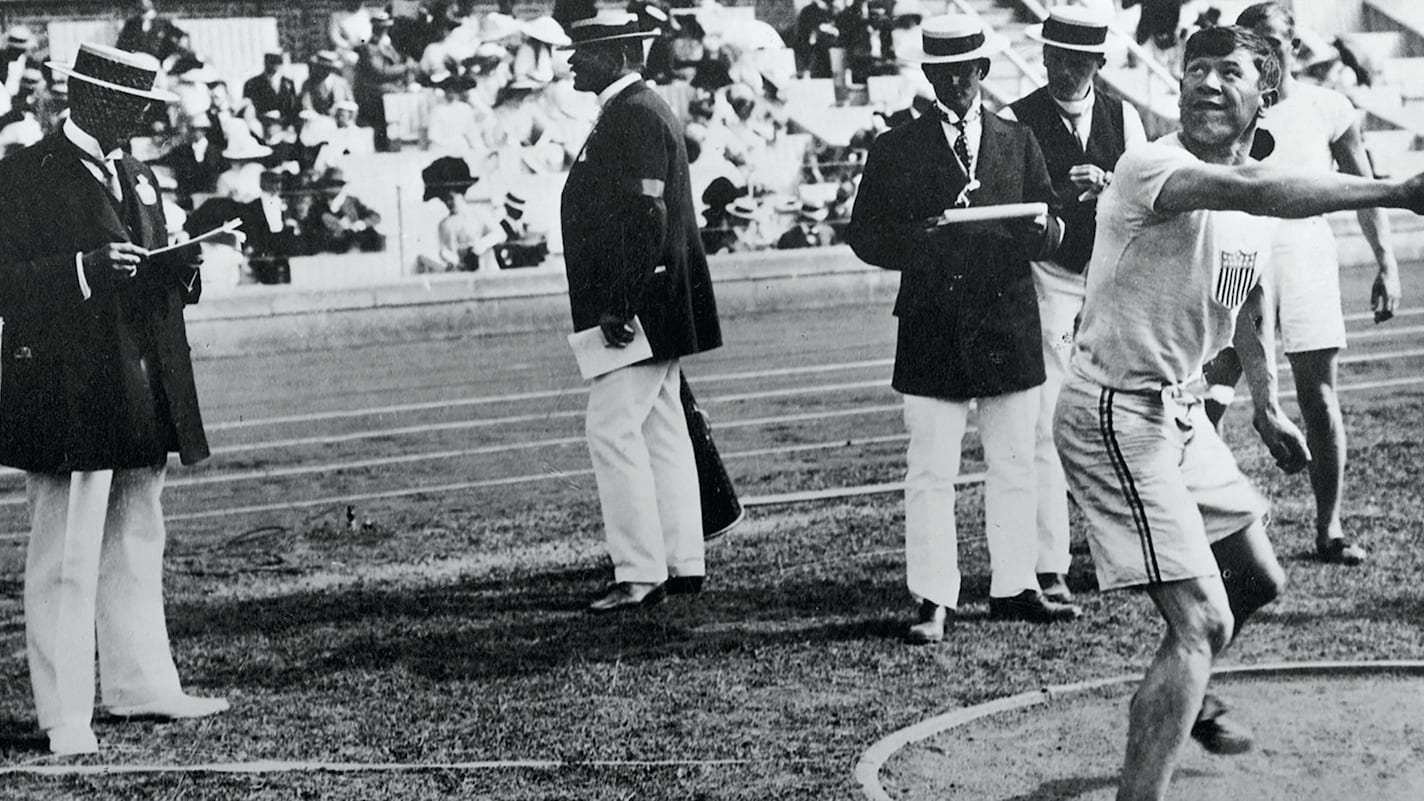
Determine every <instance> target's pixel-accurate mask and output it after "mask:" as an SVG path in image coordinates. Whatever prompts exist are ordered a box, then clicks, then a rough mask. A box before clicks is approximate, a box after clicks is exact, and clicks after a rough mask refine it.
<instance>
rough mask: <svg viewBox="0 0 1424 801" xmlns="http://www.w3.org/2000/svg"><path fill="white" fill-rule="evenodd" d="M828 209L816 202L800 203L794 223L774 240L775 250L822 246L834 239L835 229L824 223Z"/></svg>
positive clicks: (827, 244)
mask: <svg viewBox="0 0 1424 801" xmlns="http://www.w3.org/2000/svg"><path fill="white" fill-rule="evenodd" d="M830 215H831V212H830V209H828V208H826V207H825V206H822V205H820V204H818V203H810V202H806V203H802V204H801V208H800V209H799V210H798V211H797V221H796V225H795V226H793V227H792V228H791V229H789V230H787V232H786V233H784V234H782V235H781V236H780V237H779V238H778V239H777V240H776V248H777V250H791V249H794V248H823V247H827V246H829V245H830V244H831V243H832V242H834V241H835V231H833V230H831V226H829V225H826V219H827V218H828V217H830Z"/></svg>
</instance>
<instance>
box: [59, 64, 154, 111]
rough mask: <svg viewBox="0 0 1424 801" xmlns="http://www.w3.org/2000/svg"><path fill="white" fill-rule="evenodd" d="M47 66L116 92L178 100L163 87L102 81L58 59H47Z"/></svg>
mask: <svg viewBox="0 0 1424 801" xmlns="http://www.w3.org/2000/svg"><path fill="white" fill-rule="evenodd" d="M45 66H46V67H49V68H50V71H52V72H56V73H59V74H60V75H63V76H65V77H67V78H76V79H78V80H81V81H84V82H85V83H89V84H93V85H95V86H100V87H103V88H105V89H112V90H113V91H115V92H122V93H124V94H126V95H136V96H138V97H142V98H145V99H147V100H153V101H157V102H159V103H176V102H178V95H176V94H174V93H172V92H169V91H165V90H163V89H148V90H144V89H133V88H130V87H127V86H120V85H119V84H116V83H110V82H109V81H101V80H99V79H98V78H94V77H91V76H88V75H85V74H84V73H82V72H75V71H74V67H73V66H72V65H69V64H61V63H59V62H58V61H46V62H45Z"/></svg>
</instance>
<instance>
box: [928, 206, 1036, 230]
mask: <svg viewBox="0 0 1424 801" xmlns="http://www.w3.org/2000/svg"><path fill="white" fill-rule="evenodd" d="M1047 213H1048V204H1047V203H1005V204H1003V205H1001V206H970V207H969V208H967V209H945V210H944V214H943V215H942V216H941V217H940V219H939V222H938V223H937V224H938V225H955V224H958V223H967V222H987V221H991V220H1013V219H1017V218H1020V217H1037V216H1038V215H1040V214H1047Z"/></svg>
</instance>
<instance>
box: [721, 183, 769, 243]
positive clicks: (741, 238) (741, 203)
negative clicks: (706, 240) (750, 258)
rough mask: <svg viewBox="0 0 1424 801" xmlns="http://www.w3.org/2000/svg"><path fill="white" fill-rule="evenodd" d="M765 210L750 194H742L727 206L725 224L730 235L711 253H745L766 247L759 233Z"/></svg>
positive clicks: (763, 238)
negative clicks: (729, 230) (729, 228)
mask: <svg viewBox="0 0 1424 801" xmlns="http://www.w3.org/2000/svg"><path fill="white" fill-rule="evenodd" d="M764 216H765V211H764V210H763V209H762V207H761V206H760V205H759V204H758V203H757V202H756V200H754V199H753V198H752V197H751V196H750V195H743V196H742V197H739V198H737V199H736V200H734V201H732V202H731V203H730V204H728V206H727V216H726V221H727V224H728V225H729V226H730V227H731V229H732V235H731V236H730V237H728V238H727V239H726V241H725V242H724V243H722V247H721V248H720V249H719V250H715V251H712V252H713V253H747V252H749V251H753V250H761V249H763V248H765V247H766V245H767V242H766V237H765V236H764V235H763V234H762V233H761V220H762V218H763V217H764Z"/></svg>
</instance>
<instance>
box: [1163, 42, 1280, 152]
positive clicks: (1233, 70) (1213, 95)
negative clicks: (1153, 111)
mask: <svg viewBox="0 0 1424 801" xmlns="http://www.w3.org/2000/svg"><path fill="white" fill-rule="evenodd" d="M1265 104H1266V98H1265V96H1264V92H1263V91H1262V90H1261V73H1260V72H1259V71H1258V70H1257V69H1256V64H1255V62H1254V61H1253V60H1252V57H1251V53H1250V52H1249V51H1247V50H1245V49H1243V48H1237V49H1236V50H1233V51H1232V52H1231V53H1230V54H1228V55H1225V56H1207V55H1202V56H1197V57H1195V58H1193V59H1192V60H1191V61H1190V62H1188V63H1187V64H1186V66H1185V68H1184V70H1183V74H1182V95H1181V99H1180V100H1179V106H1180V108H1181V112H1182V133H1183V134H1184V135H1185V136H1187V137H1188V138H1190V139H1193V140H1196V141H1197V142H1201V143H1202V144H1207V145H1219V144H1224V143H1228V142H1232V141H1234V140H1237V139H1239V138H1240V137H1241V135H1242V134H1243V133H1244V132H1245V131H1246V130H1247V129H1248V128H1249V127H1250V126H1251V124H1252V122H1253V121H1255V119H1256V117H1257V115H1258V114H1259V113H1260V111H1261V109H1262V108H1264V107H1265Z"/></svg>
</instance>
